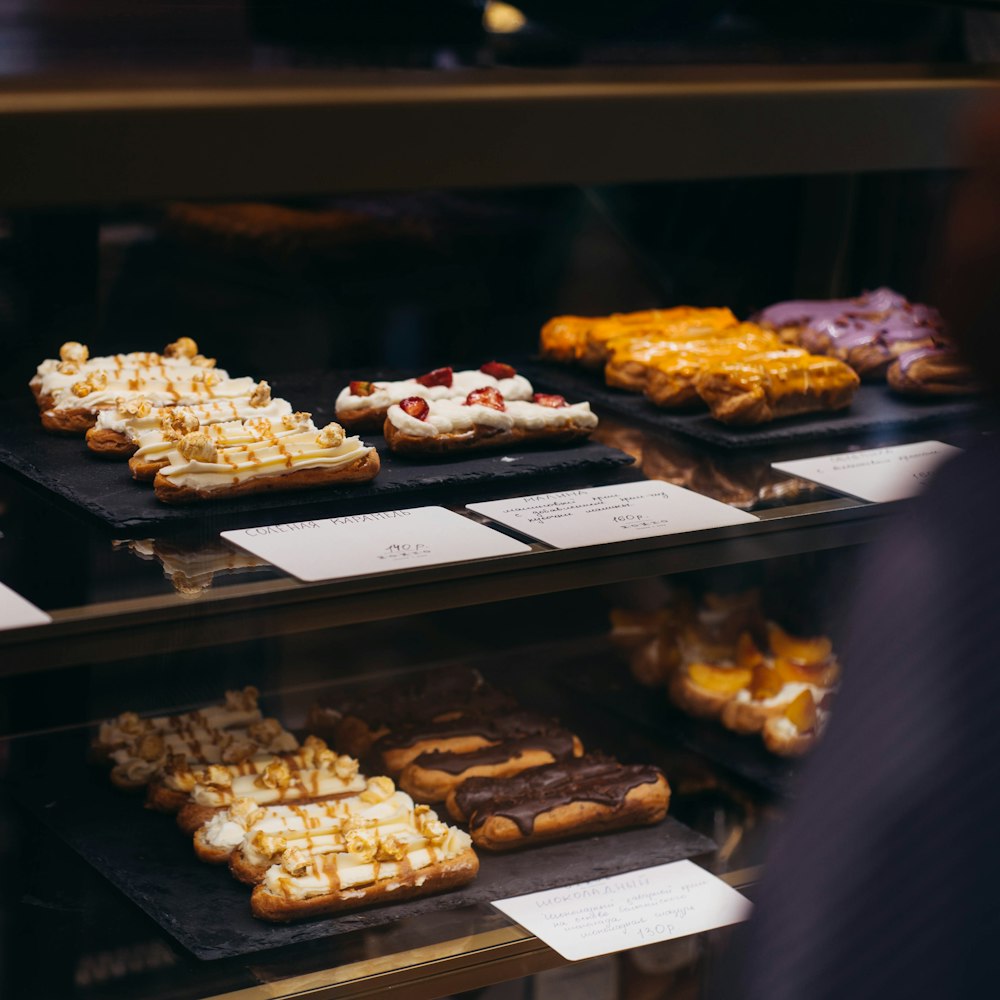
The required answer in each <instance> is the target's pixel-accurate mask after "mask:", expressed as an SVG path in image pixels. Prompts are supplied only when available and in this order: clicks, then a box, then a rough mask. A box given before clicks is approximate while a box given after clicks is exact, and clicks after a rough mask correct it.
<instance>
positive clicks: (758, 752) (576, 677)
mask: <svg viewBox="0 0 1000 1000" xmlns="http://www.w3.org/2000/svg"><path fill="white" fill-rule="evenodd" d="M609 657H611V658H614V653H612V652H608V653H607V654H606V655H604V656H602V657H601V658H600V659H593V660H587V659H582V660H578V661H576V663H575V666H574V669H573V670H571V671H563V672H562V673H561V674H560V675H559V680H560V681H561V682H562V683H563V684H564V685H565V686H566V687H567V688H569V689H570V690H572V691H573V692H574V694H577V695H582V696H583V697H584V698H587V699H588V700H589V701H591V702H592V703H595V704H599V705H600V706H601V707H602V708H604V709H605V710H607V711H611V712H614V713H615V714H616V715H618V716H619V717H620V718H623V719H625V720H627V721H628V722H629V723H631V724H633V725H638V726H640V727H641V728H642V729H644V730H645V731H647V732H648V733H650V734H655V735H657V736H658V737H660V738H661V739H662V737H663V736H664V734H669V736H671V737H672V738H673V739H675V740H676V741H677V742H678V743H680V744H681V745H682V746H685V747H687V748H688V749H689V750H693V751H694V752H695V753H697V754H700V755H701V756H702V757H705V758H707V759H708V760H710V761H713V762H714V763H716V764H719V765H721V766H722V767H724V768H725V769H726V770H727V771H730V772H731V773H732V774H735V775H737V776H738V777H740V778H743V779H745V780H747V781H750V782H752V783H753V784H755V785H759V786H760V787H761V788H766V789H767V790H768V791H770V792H773V793H774V794H776V795H779V796H781V797H783V798H784V797H788V796H789V795H790V792H791V790H792V787H793V784H794V781H795V778H796V774H797V770H798V768H797V765H798V763H799V762H798V761H797V760H794V759H791V758H787V757H777V756H775V755H774V754H772V753H770V752H769V751H768V750H767V748H766V747H765V746H764V744H763V742H762V741H761V738H760V737H759V736H744V735H742V734H740V733H734V732H732V730H729V729H726V728H725V727H724V726H722V725H721V724H720V723H715V722H711V721H707V720H705V719H693V718H691V717H690V716H689V715H685V714H684V713H683V712H681V711H679V710H678V709H676V708H675V707H674V706H673V705H672V704H671V703H670V701H669V700H668V699H667V694H666V692H665V691H651V690H650V689H649V688H647V687H643V686H642V685H641V684H639V683H638V682H637V681H635V680H634V679H633V678H632V676H631V674H629V672H628V668H627V667H626V666H625V665H624V664H621V665H620V669H617V670H611V669H609V664H608V658H609Z"/></svg>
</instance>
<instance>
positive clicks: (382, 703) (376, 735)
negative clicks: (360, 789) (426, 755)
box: [307, 668, 516, 757]
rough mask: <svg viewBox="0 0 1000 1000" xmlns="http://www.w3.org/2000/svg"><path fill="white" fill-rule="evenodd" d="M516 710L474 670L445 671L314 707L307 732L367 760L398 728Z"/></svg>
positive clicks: (513, 704) (506, 696) (513, 705)
mask: <svg viewBox="0 0 1000 1000" xmlns="http://www.w3.org/2000/svg"><path fill="white" fill-rule="evenodd" d="M515 707H516V702H515V701H514V699H513V698H511V697H510V696H509V695H506V694H504V693H503V692H500V691H498V690H497V689H496V688H494V687H492V686H491V685H489V684H487V683H486V682H485V681H484V680H483V677H482V675H481V674H480V673H479V672H478V671H476V670H471V669H468V668H461V669H449V670H446V671H433V672H430V673H427V674H421V675H419V676H418V677H416V678H413V679H406V680H399V681H396V682H394V683H392V684H389V685H386V686H384V687H380V688H378V689H376V690H375V691H372V692H371V693H368V694H365V695H364V696H363V697H361V698H354V699H346V700H340V701H339V703H334V704H324V703H322V702H318V703H317V704H315V705H314V706H313V707H312V708H311V709H310V712H309V718H308V720H307V728H309V729H310V730H311V731H313V732H316V731H326V732H329V733H330V734H331V735H332V736H333V741H334V743H335V745H336V746H338V747H339V748H340V749H341V750H343V752H344V753H348V754H350V755H351V756H352V757H365V756H367V754H368V752H369V751H370V750H371V748H372V746H373V745H374V744H375V743H376V742H377V741H378V740H380V739H382V738H383V737H384V736H388V734H389V733H391V732H392V731H393V729H397V728H399V726H401V725H407V724H410V725H413V724H415V723H422V722H429V723H437V722H448V721H451V720H454V719H457V718H459V717H461V716H468V715H480V716H482V715H488V714H491V713H497V712H507V711H510V710H512V709H514V708H515Z"/></svg>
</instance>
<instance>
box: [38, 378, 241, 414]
mask: <svg viewBox="0 0 1000 1000" xmlns="http://www.w3.org/2000/svg"><path fill="white" fill-rule="evenodd" d="M97 374H98V373H94V374H93V375H90V376H88V377H86V378H84V379H77V380H75V382H74V385H75V386H77V387H78V388H79V390H80V391H79V392H78V391H76V390H75V389H74V388H73V387H72V386H71V387H69V388H66V389H61V390H59V391H58V392H56V393H53V405H52V409H53V410H81V409H82V410H101V409H105V408H108V407H112V406H115V405H116V403H117V401H118V400H119V399H120V398H122V397H127V396H134V395H136V394H141V395H143V396H145V397H146V399H147V400H148V401H149V402H150V403H151V404H152V405H153V406H190V405H196V404H199V403H205V402H207V401H209V400H212V399H239V398H241V397H244V396H249V395H250V394H251V393H253V391H254V387H255V386H256V384H257V383H256V382H255V380H254V379H252V378H250V377H249V376H247V377H245V378H229V379H222V380H220V381H214V380H213V379H212V378H211V377H208V378H193V377H187V376H181V377H179V378H176V379H174V378H159V377H157V378H154V377H152V376H148V375H145V374H140V375H136V376H135V377H130V378H114V377H112V376H111V375H109V376H108V378H107V381H105V380H104V379H100V378H96V375H97ZM201 374H202V375H208V376H211V375H213V374H215V373H214V372H204V371H201ZM88 384H89V386H90V389H91V391H87V392H84V391H83V389H84V388H86V387H87V385H88ZM81 392H82V395H81V394H80V393H81Z"/></svg>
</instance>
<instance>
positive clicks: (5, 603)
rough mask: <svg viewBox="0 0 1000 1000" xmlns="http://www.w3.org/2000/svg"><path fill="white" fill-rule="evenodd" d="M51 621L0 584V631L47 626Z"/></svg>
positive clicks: (44, 614)
mask: <svg viewBox="0 0 1000 1000" xmlns="http://www.w3.org/2000/svg"><path fill="white" fill-rule="evenodd" d="M50 621H52V619H51V618H50V617H49V616H48V615H47V614H46V613H45V612H44V611H42V609H41V608H36V607H35V605H34V604H32V603H31V602H30V601H26V600H25V599H24V598H23V597H22V596H21V595H20V594H18V593H17V592H16V591H13V590H11V589H10V587H7V586H4V584H2V583H0V629H7V628H23V627H24V626H26V625H47V624H48V623H49V622H50Z"/></svg>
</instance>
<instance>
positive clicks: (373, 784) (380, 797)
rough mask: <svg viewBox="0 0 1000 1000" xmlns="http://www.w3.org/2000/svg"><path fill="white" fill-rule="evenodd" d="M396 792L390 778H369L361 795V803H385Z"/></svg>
mask: <svg viewBox="0 0 1000 1000" xmlns="http://www.w3.org/2000/svg"><path fill="white" fill-rule="evenodd" d="M395 791H396V785H395V784H394V782H393V780H392V778H388V777H386V776H385V775H384V774H380V775H378V777H375V778H369V779H368V784H367V786H366V787H365V790H364V791H363V792H362V793H361V795H360V798H361V801H362V802H369V803H371V804H372V805H374V804H375V803H377V802H385V800H386V799H388V798H389V797H390V796H391V795H393V793H394V792H395Z"/></svg>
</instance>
